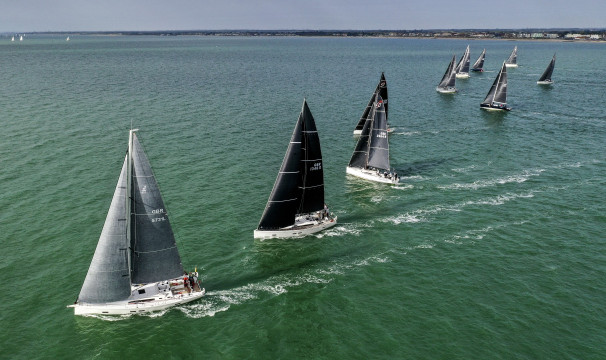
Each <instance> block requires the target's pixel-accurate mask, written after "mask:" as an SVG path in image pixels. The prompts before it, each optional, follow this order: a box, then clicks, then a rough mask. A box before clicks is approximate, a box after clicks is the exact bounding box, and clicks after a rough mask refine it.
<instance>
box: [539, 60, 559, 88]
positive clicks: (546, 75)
mask: <svg viewBox="0 0 606 360" xmlns="http://www.w3.org/2000/svg"><path fill="white" fill-rule="evenodd" d="M555 61H556V56H555V54H553V58H552V59H551V61H550V62H549V65H547V69H545V71H544V72H543V75H541V77H540V78H539V82H544V83H550V82H552V81H551V74H553V68H554V67H555Z"/></svg>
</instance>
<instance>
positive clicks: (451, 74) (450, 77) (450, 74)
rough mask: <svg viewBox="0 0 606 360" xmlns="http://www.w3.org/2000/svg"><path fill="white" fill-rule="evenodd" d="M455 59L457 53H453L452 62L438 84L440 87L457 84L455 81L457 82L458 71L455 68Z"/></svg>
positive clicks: (444, 87)
mask: <svg viewBox="0 0 606 360" xmlns="http://www.w3.org/2000/svg"><path fill="white" fill-rule="evenodd" d="M455 60H456V55H453V56H452V60H450V64H448V67H447V68H446V72H445V73H444V76H442V80H441V81H440V83H439V84H438V87H439V88H442V89H446V88H449V87H454V86H455V82H456V71H455V69H454V66H455V65H454V63H455Z"/></svg>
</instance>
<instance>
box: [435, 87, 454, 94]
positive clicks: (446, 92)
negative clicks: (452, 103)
mask: <svg viewBox="0 0 606 360" xmlns="http://www.w3.org/2000/svg"><path fill="white" fill-rule="evenodd" d="M436 91H437V92H439V93H441V94H454V93H456V92H457V89H456V88H446V89H444V88H441V87H437V88H436Z"/></svg>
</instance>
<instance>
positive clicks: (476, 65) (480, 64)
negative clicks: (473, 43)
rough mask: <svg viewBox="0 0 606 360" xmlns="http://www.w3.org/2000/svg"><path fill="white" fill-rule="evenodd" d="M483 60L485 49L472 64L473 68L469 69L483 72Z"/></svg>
mask: <svg viewBox="0 0 606 360" xmlns="http://www.w3.org/2000/svg"><path fill="white" fill-rule="evenodd" d="M485 58H486V49H484V50H483V51H482V53H481V54H480V57H479V58H478V60H476V62H475V63H473V66H472V67H471V71H484V69H483V67H484V59H485Z"/></svg>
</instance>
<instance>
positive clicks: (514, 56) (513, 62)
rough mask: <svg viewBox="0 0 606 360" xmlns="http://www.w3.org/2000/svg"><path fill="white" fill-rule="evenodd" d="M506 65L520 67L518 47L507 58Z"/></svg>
mask: <svg viewBox="0 0 606 360" xmlns="http://www.w3.org/2000/svg"><path fill="white" fill-rule="evenodd" d="M505 66H507V67H518V47H517V46H516V47H514V48H513V51H512V52H511V55H509V57H508V58H507V60H505Z"/></svg>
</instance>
